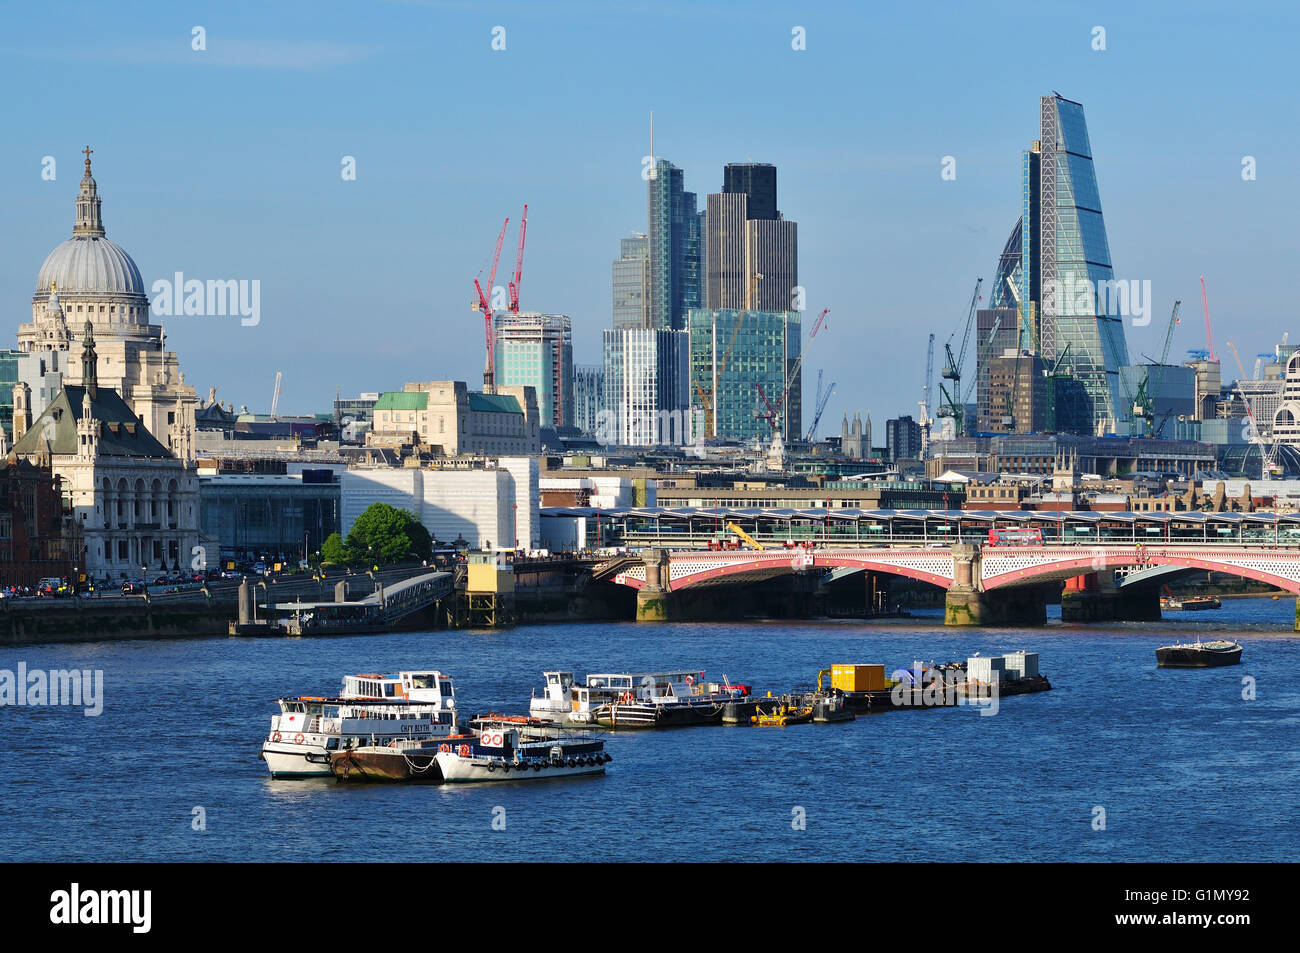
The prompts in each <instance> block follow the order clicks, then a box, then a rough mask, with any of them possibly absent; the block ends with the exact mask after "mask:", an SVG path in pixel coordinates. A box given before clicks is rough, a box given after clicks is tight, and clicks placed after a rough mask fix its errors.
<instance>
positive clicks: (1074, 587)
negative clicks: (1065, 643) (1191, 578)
mask: <svg viewBox="0 0 1300 953" xmlns="http://www.w3.org/2000/svg"><path fill="white" fill-rule="evenodd" d="M1159 620H1160V592H1159V590H1158V589H1157V588H1156V587H1155V586H1150V587H1148V586H1142V587H1140V588H1132V589H1124V588H1122V587H1120V586H1117V585H1115V574H1114V572H1112V571H1110V570H1107V571H1105V572H1091V573H1087V574H1085V575H1082V576H1075V577H1074V578H1073V579H1067V580H1066V582H1065V589H1064V591H1063V592H1062V593H1061V621H1062V622H1158V621H1159Z"/></svg>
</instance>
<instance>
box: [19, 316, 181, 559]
mask: <svg viewBox="0 0 1300 953" xmlns="http://www.w3.org/2000/svg"><path fill="white" fill-rule="evenodd" d="M77 366H78V367H79V368H80V369H81V371H82V374H83V377H82V380H81V383H80V384H65V385H64V386H63V388H62V389H61V390H60V391H59V393H58V395H57V396H56V397H55V398H54V400H52V401H51V402H50V404H49V406H48V407H46V408H45V410H44V411H42V413H41V414H40V416H39V417H37V418H36V419H35V420H34V421H32V426H31V429H29V430H28V431H27V432H26V433H25V434H24V435H23V436H22V437H21V439H19V440H18V441H16V442H15V444H14V447H13V450H12V451H11V452H10V454H9V456H10V459H11V460H12V459H22V460H27V461H29V462H31V463H33V464H36V465H38V466H45V467H49V468H50V469H52V470H53V472H54V473H55V474H57V475H58V476H59V478H60V479H61V481H62V484H63V488H64V494H65V498H66V499H67V501H68V507H67V509H68V515H69V516H70V518H71V524H72V525H71V526H70V527H68V530H67V532H66V534H65V535H66V537H67V538H68V540H69V541H70V543H71V549H72V552H71V559H72V562H73V565H75V566H77V567H78V568H79V569H81V570H82V571H84V572H85V573H86V575H87V576H89V577H91V578H93V579H96V580H119V579H127V578H133V577H138V576H140V575H141V573H142V570H143V571H144V574H145V575H146V576H148V575H152V574H153V573H155V572H157V571H160V570H164V571H169V572H170V571H176V570H183V569H190V568H191V567H192V565H193V555H194V552H195V547H196V546H197V545H198V535H199V534H198V526H199V479H198V470H197V469H196V468H195V467H194V466H193V465H191V464H190V463H188V462H187V461H186V460H184V459H182V458H180V457H178V456H177V455H176V454H175V453H173V452H172V451H171V450H170V449H168V448H167V447H165V446H163V445H162V444H161V443H160V442H159V441H158V440H157V439H156V438H155V437H154V436H153V434H151V433H150V432H149V430H148V428H147V427H146V426H145V425H144V422H143V421H142V420H141V419H140V418H139V416H137V415H136V414H135V413H134V412H133V411H132V410H131V408H130V407H128V406H127V404H126V401H124V400H123V399H122V396H121V395H120V394H119V393H118V392H117V391H116V390H114V389H113V388H111V387H104V386H101V385H100V384H99V381H98V357H97V355H96V347H95V335H94V329H93V327H92V326H91V322H90V321H86V322H85V325H84V328H83V331H82V334H81V352H80V354H79V355H78V361H77Z"/></svg>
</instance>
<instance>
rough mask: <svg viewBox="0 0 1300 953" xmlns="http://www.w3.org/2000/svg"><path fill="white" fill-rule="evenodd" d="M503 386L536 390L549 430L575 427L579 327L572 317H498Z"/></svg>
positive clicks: (498, 354)
mask: <svg viewBox="0 0 1300 953" xmlns="http://www.w3.org/2000/svg"><path fill="white" fill-rule="evenodd" d="M493 323H494V326H495V329H496V332H495V333H496V345H495V347H496V383H497V387H532V388H534V389H535V390H536V391H537V412H538V415H539V417H540V420H541V424H542V426H543V427H572V426H573V326H572V322H571V321H570V320H569V316H568V315H566V314H538V313H536V312H529V311H519V312H515V313H505V314H498V315H496V317H495V318H494V319H493Z"/></svg>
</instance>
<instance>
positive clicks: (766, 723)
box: [751, 698, 813, 728]
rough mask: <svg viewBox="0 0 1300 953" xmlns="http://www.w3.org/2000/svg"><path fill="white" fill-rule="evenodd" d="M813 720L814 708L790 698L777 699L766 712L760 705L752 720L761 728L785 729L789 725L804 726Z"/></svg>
mask: <svg viewBox="0 0 1300 953" xmlns="http://www.w3.org/2000/svg"><path fill="white" fill-rule="evenodd" d="M812 720H813V706H812V705H805V704H803V703H802V700H798V701H794V702H792V701H791V700H790V699H788V698H775V699H773V700H772V705H771V706H770V707H769V708H768V709H767V710H766V711H765V710H764V709H763V706H762V705H760V706H759V708H758V711H757V712H756V713H755V714H754V716H753V718H752V719H751V723H752V724H755V725H758V726H759V727H778V728H784V727H786V726H787V725H802V724H806V723H807V722H810V721H812Z"/></svg>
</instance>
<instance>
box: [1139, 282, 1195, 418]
mask: <svg viewBox="0 0 1300 953" xmlns="http://www.w3.org/2000/svg"><path fill="white" fill-rule="evenodd" d="M1182 304H1183V303H1182V301H1175V302H1174V309H1173V311H1172V312H1171V313H1170V315H1169V327H1168V329H1167V330H1166V331H1165V344H1164V350H1162V351H1161V352H1160V363H1159V364H1157V365H1156V368H1155V380H1154V381H1152V380H1151V372H1150V370H1148V371H1147V377H1146V379H1145V380H1143V381H1142V383H1140V384H1138V392H1137V395H1136V396H1135V397H1134V399H1133V417H1134V420H1137V419H1138V418H1141V420H1142V430H1143V432H1142V434H1141V435H1140V436H1151V434H1152V433H1153V432H1154V431H1155V408H1156V401H1157V400H1158V399H1159V397H1160V391H1161V389H1162V388H1163V387H1164V383H1165V363H1166V362H1167V361H1168V360H1169V348H1170V345H1172V344H1173V341H1174V328H1175V327H1176V326H1177V325H1178V322H1179V319H1178V309H1179V308H1181V307H1182ZM1139 410H1140V412H1139ZM1161 429H1163V427H1162V428H1161ZM1130 434H1131V435H1132V436H1139V435H1138V434H1133V433H1132V430H1131V429H1130Z"/></svg>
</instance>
